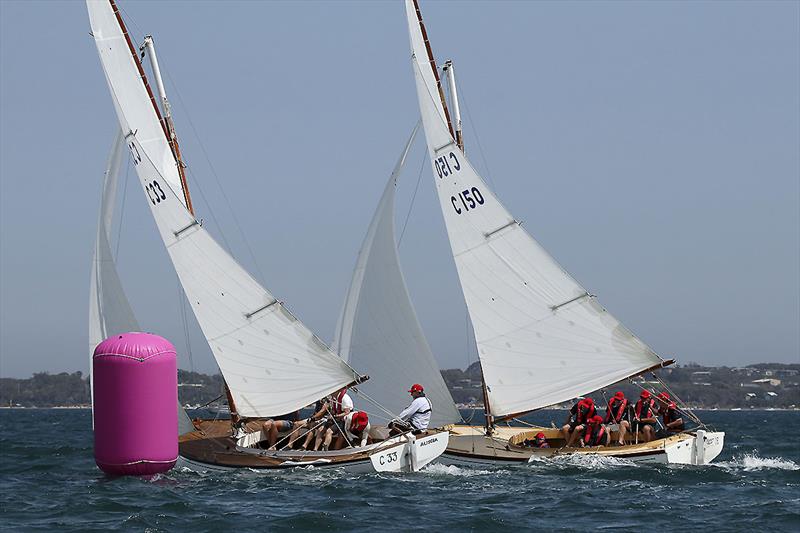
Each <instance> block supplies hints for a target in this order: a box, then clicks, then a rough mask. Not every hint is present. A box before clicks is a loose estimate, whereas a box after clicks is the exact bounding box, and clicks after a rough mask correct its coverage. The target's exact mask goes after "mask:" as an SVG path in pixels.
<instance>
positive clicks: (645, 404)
mask: <svg viewBox="0 0 800 533" xmlns="http://www.w3.org/2000/svg"><path fill="white" fill-rule="evenodd" d="M655 403H656V401H655V400H654V399H653V398H652V395H651V394H650V391H648V390H643V391H642V394H641V395H640V396H639V400H638V401H637V402H636V405H635V406H634V407H633V429H634V431H636V432H639V431H641V432H642V434H643V435H644V438H643V439H642V440H643V441H644V442H650V441H651V440H653V439H654V438H655V435H656V432H655V426H656V424H657V423H658V418H656V417H657V412H656V406H655Z"/></svg>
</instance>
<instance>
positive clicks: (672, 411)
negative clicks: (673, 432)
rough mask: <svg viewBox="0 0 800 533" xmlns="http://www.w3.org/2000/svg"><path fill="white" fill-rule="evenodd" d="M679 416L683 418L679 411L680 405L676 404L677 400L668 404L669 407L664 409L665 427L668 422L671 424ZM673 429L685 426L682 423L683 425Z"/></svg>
mask: <svg viewBox="0 0 800 533" xmlns="http://www.w3.org/2000/svg"><path fill="white" fill-rule="evenodd" d="M679 418H681V415H680V413H679V412H678V406H677V405H675V402H672V403H670V404H669V405H668V406H667V409H666V410H665V411H664V414H663V415H662V419H663V420H664V427H665V428H666V427H667V424H670V423H672V422H674V421H676V420H678V419H679ZM672 429H683V426H682V425H681V427H676V428H672Z"/></svg>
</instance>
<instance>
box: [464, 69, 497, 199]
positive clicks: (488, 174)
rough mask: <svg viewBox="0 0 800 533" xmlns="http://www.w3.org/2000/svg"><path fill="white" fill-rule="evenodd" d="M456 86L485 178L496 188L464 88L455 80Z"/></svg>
mask: <svg viewBox="0 0 800 533" xmlns="http://www.w3.org/2000/svg"><path fill="white" fill-rule="evenodd" d="M456 85H457V87H458V92H459V94H460V95H461V102H462V103H463V104H464V110H465V111H466V112H467V118H468V119H469V128H470V130H472V134H473V135H474V136H475V144H476V145H477V146H478V152H480V154H481V159H482V160H483V166H484V168H485V169H486V179H488V180H489V185H491V187H492V189H493V190H495V191H496V190H497V185H495V182H494V180H493V179H492V172H491V170H489V162H488V161H487V160H486V154H484V152H483V146H482V145H481V139H480V137H478V128H476V127H475V122H474V121H473V120H472V115H471V114H470V112H469V106H468V105H467V99H466V96H465V93H464V89H463V88H462V87H461V84H460V83H458V82H456Z"/></svg>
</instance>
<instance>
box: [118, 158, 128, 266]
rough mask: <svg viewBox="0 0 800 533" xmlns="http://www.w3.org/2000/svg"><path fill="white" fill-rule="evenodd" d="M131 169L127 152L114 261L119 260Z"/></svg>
mask: <svg viewBox="0 0 800 533" xmlns="http://www.w3.org/2000/svg"><path fill="white" fill-rule="evenodd" d="M130 171H131V154H130V152H128V158H127V160H126V165H125V184H124V185H123V186H122V204H121V205H120V207H119V227H118V228H117V243H116V249H115V250H114V261H118V260H119V243H120V241H121V240H122V222H123V221H124V216H125V199H126V198H127V197H128V175H129V174H130Z"/></svg>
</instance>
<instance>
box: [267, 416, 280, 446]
mask: <svg viewBox="0 0 800 533" xmlns="http://www.w3.org/2000/svg"><path fill="white" fill-rule="evenodd" d="M279 425H280V423H278V422H276V423H274V424H272V427H270V428H269V437H268V438H267V442H269V449H270V450H274V449H275V443H276V442H278V426H279Z"/></svg>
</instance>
